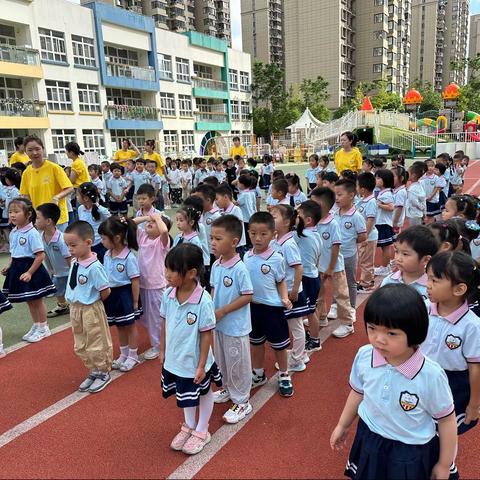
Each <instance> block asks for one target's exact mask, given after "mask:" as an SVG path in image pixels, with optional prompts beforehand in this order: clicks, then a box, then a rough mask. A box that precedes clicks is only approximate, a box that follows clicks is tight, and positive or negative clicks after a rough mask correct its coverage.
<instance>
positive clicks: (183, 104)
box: [178, 95, 192, 117]
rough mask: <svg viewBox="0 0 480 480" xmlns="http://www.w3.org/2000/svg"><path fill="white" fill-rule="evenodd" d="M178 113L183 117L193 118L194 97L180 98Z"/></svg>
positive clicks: (185, 96)
mask: <svg viewBox="0 0 480 480" xmlns="http://www.w3.org/2000/svg"><path fill="white" fill-rule="evenodd" d="M178 111H179V113H180V116H181V117H191V116H192V97H191V96H190V95H179V96H178Z"/></svg>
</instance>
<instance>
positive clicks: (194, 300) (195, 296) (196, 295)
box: [168, 283, 203, 305]
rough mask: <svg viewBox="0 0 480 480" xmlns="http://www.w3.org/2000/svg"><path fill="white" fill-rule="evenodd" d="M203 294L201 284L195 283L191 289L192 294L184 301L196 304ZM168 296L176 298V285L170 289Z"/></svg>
mask: <svg viewBox="0 0 480 480" xmlns="http://www.w3.org/2000/svg"><path fill="white" fill-rule="evenodd" d="M202 295H203V288H202V286H201V285H200V284H199V283H197V286H196V287H195V289H194V290H193V292H192V294H191V295H190V297H188V300H187V301H186V302H185V303H192V304H196V305H198V304H199V303H200V300H201V299H202ZM168 297H169V298H177V287H175V288H172V291H171V292H170V293H169V295H168Z"/></svg>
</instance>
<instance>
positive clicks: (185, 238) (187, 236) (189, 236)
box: [181, 232, 198, 240]
mask: <svg viewBox="0 0 480 480" xmlns="http://www.w3.org/2000/svg"><path fill="white" fill-rule="evenodd" d="M181 236H182V237H183V239H184V240H191V239H192V238H194V237H198V233H197V232H192V233H189V234H188V235H184V234H183V233H182V234H181Z"/></svg>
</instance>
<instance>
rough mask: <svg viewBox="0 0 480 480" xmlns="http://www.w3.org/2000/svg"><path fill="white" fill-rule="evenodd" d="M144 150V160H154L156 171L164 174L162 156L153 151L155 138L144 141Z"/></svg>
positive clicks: (161, 174)
mask: <svg viewBox="0 0 480 480" xmlns="http://www.w3.org/2000/svg"><path fill="white" fill-rule="evenodd" d="M144 148H145V152H144V153H143V158H144V160H148V161H149V162H155V163H156V165H157V173H158V174H159V175H160V176H164V175H165V171H164V168H165V164H164V163H163V159H162V157H161V156H160V155H159V154H158V153H157V152H156V151H155V140H147V141H146V142H145V147H144Z"/></svg>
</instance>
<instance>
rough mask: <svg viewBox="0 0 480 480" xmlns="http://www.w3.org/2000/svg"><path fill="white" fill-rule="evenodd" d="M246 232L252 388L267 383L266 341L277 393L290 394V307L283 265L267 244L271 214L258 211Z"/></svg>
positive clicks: (272, 233) (271, 234)
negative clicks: (273, 362)
mask: <svg viewBox="0 0 480 480" xmlns="http://www.w3.org/2000/svg"><path fill="white" fill-rule="evenodd" d="M248 233H249V235H250V238H251V240H252V244H253V248H252V250H250V251H249V252H248V253H247V254H245V266H246V267H247V270H248V272H249V273H250V279H251V281H252V285H253V292H254V293H253V298H252V303H251V304H250V311H251V316H252V331H251V333H250V344H251V351H252V367H253V372H252V373H253V377H252V388H255V387H259V386H260V385H264V384H265V383H266V382H267V377H266V376H265V370H264V366H265V365H264V356H265V341H267V340H268V342H269V343H270V346H271V347H272V349H273V350H274V353H275V357H276V360H277V363H278V366H279V373H278V387H279V391H280V395H281V396H283V397H291V396H292V395H293V385H292V379H291V378H290V374H289V373H288V354H287V350H286V349H287V348H288V346H289V345H290V336H289V331H288V323H287V320H286V319H285V314H284V308H286V309H287V310H289V309H291V308H292V302H291V301H290V300H289V298H288V290H287V282H286V280H285V264H284V261H283V257H282V255H281V254H280V253H277V252H275V251H274V250H273V249H272V248H271V247H270V242H271V241H272V240H273V238H274V236H275V221H274V219H273V217H272V215H271V214H270V213H267V212H257V213H254V214H253V215H252V217H251V218H250V223H249V226H248Z"/></svg>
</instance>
